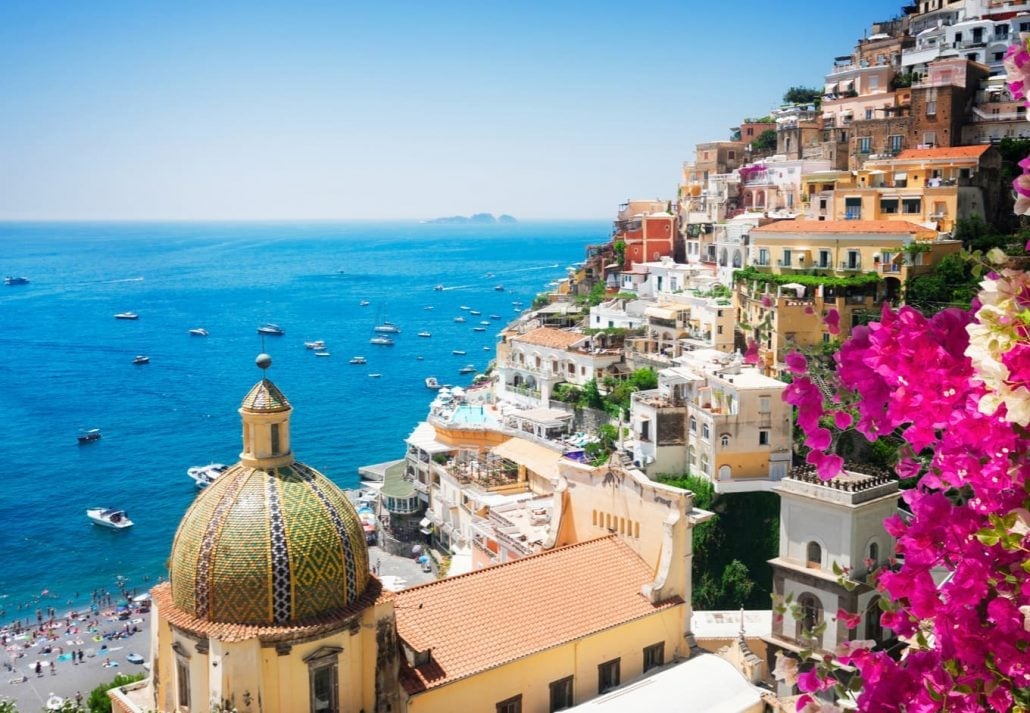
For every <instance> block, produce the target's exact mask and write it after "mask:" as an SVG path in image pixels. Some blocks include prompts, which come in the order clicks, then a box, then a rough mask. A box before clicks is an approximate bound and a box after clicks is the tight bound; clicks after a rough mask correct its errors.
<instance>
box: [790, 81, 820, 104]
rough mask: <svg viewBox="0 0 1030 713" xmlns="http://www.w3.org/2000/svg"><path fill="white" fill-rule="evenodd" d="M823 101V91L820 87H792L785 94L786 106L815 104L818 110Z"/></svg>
mask: <svg viewBox="0 0 1030 713" xmlns="http://www.w3.org/2000/svg"><path fill="white" fill-rule="evenodd" d="M822 100H823V90H822V89H820V88H819V87H801V86H798V87H791V88H790V89H788V90H787V91H786V92H784V93H783V101H784V103H785V104H815V106H816V108H817V109H818V108H819V105H820V104H821V103H822Z"/></svg>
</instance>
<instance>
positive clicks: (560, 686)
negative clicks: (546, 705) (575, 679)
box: [550, 676, 573, 713]
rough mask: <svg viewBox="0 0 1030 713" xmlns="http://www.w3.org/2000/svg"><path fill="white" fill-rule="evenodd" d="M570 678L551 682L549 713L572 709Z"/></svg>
mask: <svg viewBox="0 0 1030 713" xmlns="http://www.w3.org/2000/svg"><path fill="white" fill-rule="evenodd" d="M572 705H573V702H572V676H567V677H565V678H561V679H558V680H557V681H551V708H550V711H551V713H554V711H563V710H565V709H566V708H572Z"/></svg>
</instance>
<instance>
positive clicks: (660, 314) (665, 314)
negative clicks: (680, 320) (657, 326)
mask: <svg viewBox="0 0 1030 713" xmlns="http://www.w3.org/2000/svg"><path fill="white" fill-rule="evenodd" d="M685 311H687V310H686V309H674V308H671V307H662V306H655V307H648V308H647V309H645V310H644V314H645V315H646V316H648V317H655V318H657V319H671V320H675V319H676V317H677V316H678V315H679V313H680V312H685Z"/></svg>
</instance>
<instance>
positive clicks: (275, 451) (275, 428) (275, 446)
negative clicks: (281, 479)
mask: <svg viewBox="0 0 1030 713" xmlns="http://www.w3.org/2000/svg"><path fill="white" fill-rule="evenodd" d="M271 432H272V455H274V456H277V455H279V424H278V423H273V424H272V428H271Z"/></svg>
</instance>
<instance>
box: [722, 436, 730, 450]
mask: <svg viewBox="0 0 1030 713" xmlns="http://www.w3.org/2000/svg"><path fill="white" fill-rule="evenodd" d="M719 445H721V446H722V447H723V448H725V447H726V446H728V445H730V434H728V433H724V434H722V435H721V436H719Z"/></svg>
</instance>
